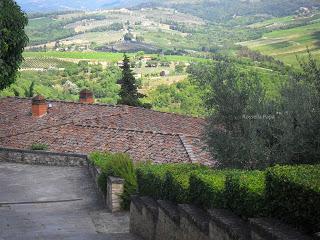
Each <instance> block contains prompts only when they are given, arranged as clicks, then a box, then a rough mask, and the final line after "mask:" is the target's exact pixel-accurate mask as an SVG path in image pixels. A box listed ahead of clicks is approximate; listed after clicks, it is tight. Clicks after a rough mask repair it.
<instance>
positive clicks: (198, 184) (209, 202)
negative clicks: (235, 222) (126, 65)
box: [189, 170, 226, 209]
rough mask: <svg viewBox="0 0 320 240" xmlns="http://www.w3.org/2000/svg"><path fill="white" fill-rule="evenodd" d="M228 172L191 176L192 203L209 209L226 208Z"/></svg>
mask: <svg viewBox="0 0 320 240" xmlns="http://www.w3.org/2000/svg"><path fill="white" fill-rule="evenodd" d="M225 182H226V172H224V171H218V170H212V171H208V172H196V173H192V174H191V176H190V187H189V191H190V193H189V194H190V201H191V202H192V203H194V204H196V205H199V206H203V207H204V208H207V209H210V208H211V209H214V208H225V207H226V201H225Z"/></svg>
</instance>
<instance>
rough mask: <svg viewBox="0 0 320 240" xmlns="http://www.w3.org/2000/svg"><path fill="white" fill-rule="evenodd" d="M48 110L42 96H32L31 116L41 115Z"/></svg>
mask: <svg viewBox="0 0 320 240" xmlns="http://www.w3.org/2000/svg"><path fill="white" fill-rule="evenodd" d="M47 112H48V104H47V102H46V99H45V98H44V97H43V96H40V95H38V96H35V97H34V98H32V116H34V117H42V116H44V115H46V114H47Z"/></svg>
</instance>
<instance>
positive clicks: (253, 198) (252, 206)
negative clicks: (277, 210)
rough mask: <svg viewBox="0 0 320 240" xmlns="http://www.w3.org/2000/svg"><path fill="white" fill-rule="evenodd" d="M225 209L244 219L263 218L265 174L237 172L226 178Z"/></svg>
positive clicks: (264, 212) (264, 213)
mask: <svg viewBox="0 0 320 240" xmlns="http://www.w3.org/2000/svg"><path fill="white" fill-rule="evenodd" d="M225 188H226V189H225V194H224V195H225V201H226V205H227V206H226V207H227V208H229V209H231V210H232V211H234V212H235V213H237V214H239V215H241V216H245V217H258V216H265V215H266V211H265V206H266V202H265V173H264V172H260V171H250V172H248V171H246V172H241V173H240V172H237V173H233V174H230V173H228V174H227V176H226V186H225Z"/></svg>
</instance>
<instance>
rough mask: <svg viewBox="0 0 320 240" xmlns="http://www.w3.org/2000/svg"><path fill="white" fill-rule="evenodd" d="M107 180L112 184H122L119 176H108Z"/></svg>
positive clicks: (122, 181) (122, 180)
mask: <svg viewBox="0 0 320 240" xmlns="http://www.w3.org/2000/svg"><path fill="white" fill-rule="evenodd" d="M108 181H109V182H110V183H112V184H124V179H123V178H119V177H112V176H109V177H108Z"/></svg>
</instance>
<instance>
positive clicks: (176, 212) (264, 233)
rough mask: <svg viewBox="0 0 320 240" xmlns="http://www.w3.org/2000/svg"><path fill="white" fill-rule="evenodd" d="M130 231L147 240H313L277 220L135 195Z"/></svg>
mask: <svg viewBox="0 0 320 240" xmlns="http://www.w3.org/2000/svg"><path fill="white" fill-rule="evenodd" d="M130 232H131V233H133V234H135V235H137V236H139V237H141V238H142V239H144V240H154V239H155V240H160V239H161V240H162V239H166V240H288V239H291V240H298V239H299V240H311V239H312V238H311V237H309V236H305V235H303V234H301V233H299V232H297V231H296V230H295V229H292V228H291V227H289V226H287V225H284V224H282V223H279V222H278V221H276V220H274V219H264V218H260V219H250V221H249V222H247V221H244V220H243V219H241V218H239V217H237V216H236V215H234V214H233V213H231V212H230V211H228V210H224V209H213V210H209V211H204V210H201V209H199V208H197V207H196V206H193V205H188V204H181V205H174V204H173V203H171V202H168V201H155V200H153V199H151V198H149V197H138V196H133V197H132V201H131V207H130Z"/></svg>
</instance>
